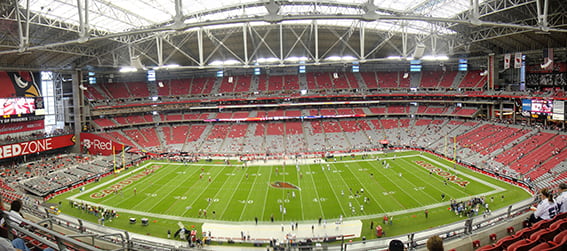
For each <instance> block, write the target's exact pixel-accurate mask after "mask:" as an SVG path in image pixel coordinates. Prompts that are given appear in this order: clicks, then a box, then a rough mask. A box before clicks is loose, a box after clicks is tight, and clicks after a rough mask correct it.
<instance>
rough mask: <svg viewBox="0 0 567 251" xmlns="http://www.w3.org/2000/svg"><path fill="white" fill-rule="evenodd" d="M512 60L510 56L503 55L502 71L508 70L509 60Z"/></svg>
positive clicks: (507, 54)
mask: <svg viewBox="0 0 567 251" xmlns="http://www.w3.org/2000/svg"><path fill="white" fill-rule="evenodd" d="M511 59H512V54H510V53H506V54H504V69H505V70H506V69H510V60H511Z"/></svg>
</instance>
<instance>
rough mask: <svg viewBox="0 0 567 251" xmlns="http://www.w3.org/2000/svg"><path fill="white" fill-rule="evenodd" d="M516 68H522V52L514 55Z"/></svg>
mask: <svg viewBox="0 0 567 251" xmlns="http://www.w3.org/2000/svg"><path fill="white" fill-rule="evenodd" d="M514 68H516V69H520V68H522V53H521V52H516V54H514Z"/></svg>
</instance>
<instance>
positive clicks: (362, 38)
mask: <svg viewBox="0 0 567 251" xmlns="http://www.w3.org/2000/svg"><path fill="white" fill-rule="evenodd" d="M359 24H360V28H359V29H360V32H359V34H360V60H361V61H363V60H366V54H364V42H365V40H366V32H365V30H364V22H359Z"/></svg>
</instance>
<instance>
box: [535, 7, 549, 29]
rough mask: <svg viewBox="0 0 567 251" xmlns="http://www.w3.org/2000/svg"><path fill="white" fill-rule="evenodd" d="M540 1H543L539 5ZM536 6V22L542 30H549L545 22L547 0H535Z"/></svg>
mask: <svg viewBox="0 0 567 251" xmlns="http://www.w3.org/2000/svg"><path fill="white" fill-rule="evenodd" d="M540 1H543V6H541V3H540ZM536 8H537V24H538V25H539V26H540V27H541V28H542V30H544V31H545V30H549V27H548V25H549V24H548V23H547V13H548V9H549V2H548V0H536Z"/></svg>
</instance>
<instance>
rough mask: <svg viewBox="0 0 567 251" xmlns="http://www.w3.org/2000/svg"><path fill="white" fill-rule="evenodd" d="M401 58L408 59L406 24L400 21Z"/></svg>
mask: <svg viewBox="0 0 567 251" xmlns="http://www.w3.org/2000/svg"><path fill="white" fill-rule="evenodd" d="M402 54H403V55H402V57H404V58H408V56H409V55H408V31H407V26H406V22H405V21H402Z"/></svg>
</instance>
